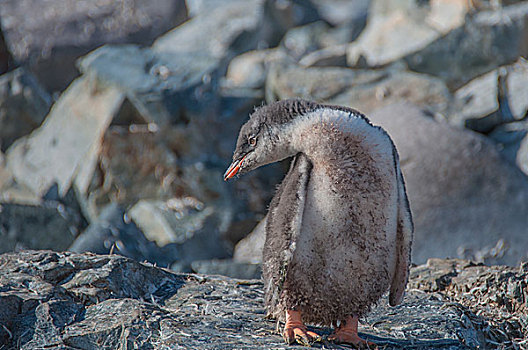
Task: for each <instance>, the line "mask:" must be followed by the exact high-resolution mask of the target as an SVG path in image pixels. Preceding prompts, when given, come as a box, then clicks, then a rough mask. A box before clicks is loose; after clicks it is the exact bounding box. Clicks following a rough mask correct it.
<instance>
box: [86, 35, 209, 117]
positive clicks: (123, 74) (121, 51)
mask: <svg viewBox="0 0 528 350" xmlns="http://www.w3.org/2000/svg"><path fill="white" fill-rule="evenodd" d="M158 47H162V45H161V44H159V45H158ZM78 64H79V69H80V70H81V71H82V72H83V73H84V74H85V75H88V76H95V77H97V79H98V80H99V81H101V82H103V84H107V85H111V86H115V87H117V88H118V89H119V91H120V92H121V93H123V94H124V95H125V96H126V98H127V99H128V100H129V101H130V103H131V104H132V106H133V108H135V109H136V110H137V111H138V113H139V115H140V116H141V118H142V120H143V123H155V124H157V125H159V126H161V127H164V126H166V125H167V124H179V123H186V122H188V120H189V119H190V118H192V117H193V116H203V117H207V116H208V115H210V114H211V113H213V111H214V109H215V107H216V106H217V103H218V98H217V93H216V81H217V80H218V70H219V60H218V59H216V58H214V57H212V56H211V55H209V54H208V53H207V52H203V53H202V52H192V53H189V52H186V51H184V50H183V51H182V52H176V53H170V54H169V53H162V52H157V51H156V50H152V49H149V48H140V47H138V46H135V45H121V46H104V47H102V48H100V49H97V50H95V51H93V52H91V53H90V54H89V55H87V56H86V57H83V58H82V59H80V60H79V62H78Z"/></svg>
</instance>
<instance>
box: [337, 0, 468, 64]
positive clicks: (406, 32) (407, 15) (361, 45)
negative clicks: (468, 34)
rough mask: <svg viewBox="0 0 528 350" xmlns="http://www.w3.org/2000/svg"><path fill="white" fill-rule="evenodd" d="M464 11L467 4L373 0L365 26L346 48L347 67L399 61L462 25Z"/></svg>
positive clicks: (462, 2)
mask: <svg viewBox="0 0 528 350" xmlns="http://www.w3.org/2000/svg"><path fill="white" fill-rule="evenodd" d="M467 12H468V3H467V2H466V1H435V2H431V3H430V4H429V2H421V1H386V0H377V1H373V2H372V4H371V9H370V13H369V17H368V21H367V27H366V28H365V30H364V31H363V32H362V33H361V35H360V36H359V38H358V39H357V40H356V41H355V42H353V43H351V44H350V46H349V48H348V52H347V60H348V64H349V65H350V66H353V67H362V66H365V65H367V66H369V67H377V66H383V65H386V64H389V63H391V62H394V61H397V60H399V59H402V58H404V57H406V56H408V55H410V54H412V53H414V52H417V51H420V50H422V49H424V48H425V47H427V46H428V45H429V44H430V43H432V42H433V41H434V40H436V39H438V38H439V37H441V36H442V35H443V34H445V33H447V32H448V31H449V30H451V29H453V28H456V27H458V26H460V25H462V24H463V23H464V17H465V15H466V13H467Z"/></svg>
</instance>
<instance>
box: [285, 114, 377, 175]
mask: <svg viewBox="0 0 528 350" xmlns="http://www.w3.org/2000/svg"><path fill="white" fill-rule="evenodd" d="M288 129H289V130H288V134H289V139H290V142H291V148H292V152H293V153H294V154H296V153H299V152H302V153H304V154H305V155H306V156H307V157H308V159H310V161H311V162H312V163H314V165H316V166H317V165H318V164H328V163H329V162H332V161H339V160H340V159H342V158H343V157H350V156H351V153H352V151H353V148H363V147H368V145H367V144H366V143H368V142H370V141H368V140H369V137H371V134H372V133H373V130H375V128H374V127H372V125H371V124H370V123H369V122H368V121H367V120H366V119H365V118H364V117H362V116H360V115H359V114H354V113H350V112H348V111H342V110H338V109H332V108H321V109H318V110H316V111H314V112H311V113H307V114H305V115H302V116H299V117H298V118H296V119H295V120H294V121H292V122H291V124H290V125H289V126H288ZM376 131H377V130H376Z"/></svg>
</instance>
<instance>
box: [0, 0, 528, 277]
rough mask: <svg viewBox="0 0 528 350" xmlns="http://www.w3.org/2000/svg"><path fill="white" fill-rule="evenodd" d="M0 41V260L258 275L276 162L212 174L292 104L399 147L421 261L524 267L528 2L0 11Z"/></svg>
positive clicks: (172, 2) (68, 4)
mask: <svg viewBox="0 0 528 350" xmlns="http://www.w3.org/2000/svg"><path fill="white" fill-rule="evenodd" d="M0 24H1V33H0V34H1V35H0V71H1V73H2V75H1V76H0V242H1V244H0V252H7V251H12V250H20V249H28V248H31V249H53V250H65V249H70V250H72V251H75V252H83V251H92V252H96V253H110V252H112V253H116V254H122V255H125V256H128V257H131V258H134V259H136V260H139V261H144V260H147V261H149V262H151V263H155V264H158V265H161V266H164V267H170V268H172V269H174V270H176V271H186V272H190V271H194V272H200V273H209V274H211V273H212V274H225V275H228V276H233V277H243V278H249V277H257V276H259V274H260V269H259V266H258V265H256V264H258V263H259V262H260V259H261V258H260V256H261V251H262V245H263V242H264V240H263V232H264V230H263V226H264V223H263V221H264V220H265V215H266V209H267V205H268V203H269V201H270V199H271V197H272V196H273V193H274V190H275V188H276V185H277V184H278V183H279V182H280V181H281V179H282V176H283V175H284V171H285V170H286V169H287V168H288V160H285V161H284V162H282V163H281V164H275V165H271V166H267V167H265V168H263V169H260V170H259V171H256V172H252V173H251V174H248V175H245V176H244V177H243V178H241V179H240V180H238V181H234V182H229V183H225V182H223V181H222V174H223V172H224V170H225V167H226V166H227V165H228V164H229V163H230V159H231V152H232V150H233V147H234V144H235V141H236V136H237V134H238V130H239V128H240V125H241V124H242V123H244V121H245V120H246V119H247V117H248V115H249V114H250V113H251V112H252V111H253V109H254V108H255V106H260V105H262V104H263V103H269V102H272V101H275V100H278V99H284V98H293V97H302V98H307V99H313V100H316V101H319V102H325V103H332V104H341V105H347V106H350V107H353V108H356V109H358V110H360V111H362V112H363V113H366V114H367V115H368V116H369V117H370V118H371V120H372V122H373V123H375V124H378V125H381V126H383V127H384V128H385V129H386V130H387V131H388V132H389V133H390V134H391V136H392V137H393V139H394V141H395V143H396V146H397V148H398V150H399V152H400V157H401V164H402V169H403V173H404V176H405V179H406V182H407V188H408V193H409V197H410V203H411V207H412V210H413V214H414V219H415V224H416V232H415V244H414V248H413V262H414V263H417V264H420V263H424V262H425V261H426V260H427V259H428V258H430V257H453V258H465V259H472V260H474V261H476V262H484V263H488V264H499V263H500V264H508V265H512V266H515V265H517V264H518V263H519V262H520V261H523V260H527V259H528V215H527V213H528V177H527V174H528V136H527V134H528V119H527V110H528V62H527V61H526V57H527V55H528V1H506V0H504V1H476V0H475V1H466V0H426V1H418V0H398V1H389V0H372V1H368V0H349V1H348V0H330V1H327V0H324V1H323V0H230V1H218V0H187V1H184V0H162V1H156V2H150V1H140V0H119V1H110V0H108V1H107V0H98V1H84V0H83V1H79V0H60V1H58V0H45V1H42V0H4V1H1V2H0ZM259 222H261V224H260V225H258V226H257V224H258V223H259ZM255 227H256V228H255ZM233 256H234V258H233Z"/></svg>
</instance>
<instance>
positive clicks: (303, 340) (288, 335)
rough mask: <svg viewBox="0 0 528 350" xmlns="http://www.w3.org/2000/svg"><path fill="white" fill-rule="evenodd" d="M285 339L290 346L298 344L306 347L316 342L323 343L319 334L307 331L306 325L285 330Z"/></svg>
mask: <svg viewBox="0 0 528 350" xmlns="http://www.w3.org/2000/svg"><path fill="white" fill-rule="evenodd" d="M283 337H284V340H285V341H286V343H288V344H293V343H295V342H297V343H299V344H301V345H304V346H311V345H312V344H313V343H314V342H318V341H321V337H320V336H319V335H318V334H317V333H314V332H311V331H308V330H306V327H305V326H304V325H300V326H297V325H296V326H291V327H287V328H284V333H283Z"/></svg>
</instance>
